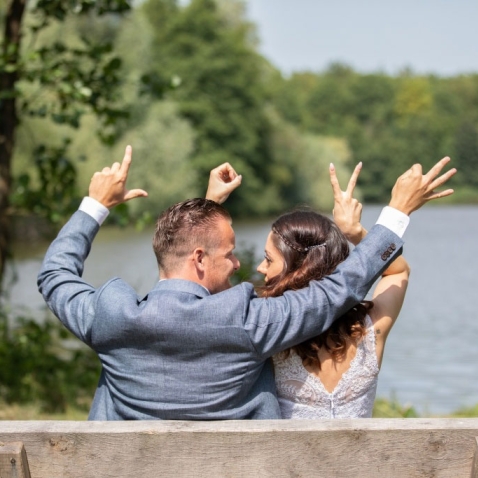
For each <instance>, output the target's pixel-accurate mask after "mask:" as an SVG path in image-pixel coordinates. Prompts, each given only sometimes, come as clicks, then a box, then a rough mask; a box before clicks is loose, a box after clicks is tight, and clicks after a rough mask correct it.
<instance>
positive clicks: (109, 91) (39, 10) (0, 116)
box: [0, 0, 130, 280]
mask: <svg viewBox="0 0 478 478" xmlns="http://www.w3.org/2000/svg"><path fill="white" fill-rule="evenodd" d="M129 9H130V4H129V2H128V0H95V1H92V0H79V1H76V2H69V1H67V0H39V1H38V2H36V3H35V4H34V5H31V6H29V5H28V0H10V1H9V3H8V4H7V5H6V8H5V14H4V16H3V20H4V33H3V38H2V40H1V45H0V47H1V56H0V280H1V278H2V277H3V271H4V268H5V261H6V258H7V257H8V253H9V244H10V232H9V231H10V219H9V207H10V193H11V187H12V174H11V170H12V158H13V153H14V149H15V133H16V130H17V127H18V125H19V122H20V121H21V120H22V118H23V117H25V116H29V117H37V118H45V119H47V118H48V119H50V120H52V121H53V122H55V123H56V124H66V125H69V126H71V127H73V128H78V127H79V125H80V122H81V118H82V116H83V115H84V114H85V113H87V112H93V113H94V114H95V115H96V116H97V117H98V118H99V119H100V120H101V132H100V134H101V137H102V139H103V141H106V142H112V141H113V139H114V126H115V124H116V122H117V121H118V119H119V118H122V117H124V116H125V111H123V110H122V109H121V108H119V107H117V106H114V105H115V100H116V97H115V92H116V89H117V86H118V85H119V84H120V76H119V73H120V67H121V61H120V59H119V58H117V57H114V56H113V55H112V45H111V43H110V42H100V41H91V40H90V39H89V38H87V37H86V36H82V37H81V38H77V39H76V42H75V43H74V44H73V43H72V44H67V43H66V42H65V41H64V39H63V38H56V39H53V40H50V41H48V39H47V36H45V32H47V31H48V29H49V28H50V27H51V25H52V24H55V23H58V22H65V21H66V20H67V19H68V18H71V17H81V16H86V17H90V18H91V17H95V16H106V15H108V14H121V13H123V12H126V11H128V10H129ZM26 39H27V40H28V45H27V44H26V43H27V42H25V40H26ZM63 146H65V147H66V146H67V145H63ZM38 147H39V148H40V149H39V154H40V155H43V159H45V155H48V154H49V151H53V153H54V154H53V156H50V157H56V166H55V165H53V166H52V165H50V166H52V167H50V168H49V167H46V169H47V170H48V169H49V172H48V173H47V174H46V175H44V176H43V177H44V178H45V180H46V178H50V179H51V175H52V174H53V175H55V174H58V173H61V171H62V170H63V169H62V168H64V167H65V165H66V164H69V165H70V166H71V162H70V160H69V158H68V156H67V155H66V151H65V150H61V151H60V154H59V151H58V148H61V145H55V146H54V147H53V149H52V150H51V149H49V147H48V146H46V145H38ZM58 158H60V160H58ZM39 164H40V165H41V166H42V167H43V168H44V172H45V161H39ZM58 168H60V169H58ZM66 169H68V168H66ZM24 180H26V179H25V178H24ZM73 190H74V188H73ZM43 193H46V191H43ZM55 194H56V193H55ZM49 199H50V203H49V204H48V201H46V203H47V207H50V206H51V203H52V202H54V201H55V196H53V197H51V198H49Z"/></svg>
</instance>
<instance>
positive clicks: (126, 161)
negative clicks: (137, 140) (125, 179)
mask: <svg viewBox="0 0 478 478" xmlns="http://www.w3.org/2000/svg"><path fill="white" fill-rule="evenodd" d="M132 154H133V148H132V147H131V146H130V145H128V146H126V149H125V152H124V157H123V162H122V163H121V168H120V171H121V172H122V173H123V174H124V175H125V176H127V175H128V171H129V167H130V166H131V155H132Z"/></svg>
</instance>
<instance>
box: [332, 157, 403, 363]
mask: <svg viewBox="0 0 478 478" xmlns="http://www.w3.org/2000/svg"><path fill="white" fill-rule="evenodd" d="M361 168H362V165H361V163H359V164H358V165H357V167H356V168H355V170H354V172H353V174H352V176H351V178H350V181H349V183H348V185H347V189H346V191H342V190H341V189H340V185H339V183H338V180H337V177H336V174H335V169H334V168H333V166H331V168H330V181H331V184H332V188H333V190H334V201H335V202H334V211H333V213H334V219H335V222H336V224H337V225H338V227H339V228H340V230H341V231H342V232H343V233H344V235H345V236H346V237H347V239H348V240H349V241H350V242H351V243H352V244H354V245H355V246H356V245H357V244H359V242H360V241H361V240H362V239H363V238H364V237H365V236H366V235H367V230H366V229H365V228H364V227H363V226H362V224H361V223H360V218H361V212H362V205H361V204H360V203H359V202H358V201H357V199H355V198H354V197H353V192H354V188H355V185H356V183H357V179H358V176H359V174H360V171H361ZM409 274H410V268H409V266H408V263H407V261H406V260H405V259H404V258H403V257H402V256H399V257H398V258H397V259H396V260H395V261H393V262H392V263H391V265H390V266H389V267H388V269H386V270H385V271H384V272H383V274H382V278H381V279H380V280H379V282H378V283H377V285H376V287H375V289H374V292H373V296H372V300H373V302H374V307H373V309H371V310H370V317H371V319H372V321H373V323H374V330H375V336H376V352H377V359H378V362H379V365H380V364H381V362H382V357H383V351H384V346H385V341H386V339H387V336H388V334H389V332H390V330H391V329H392V327H393V325H394V323H395V321H396V320H397V317H398V314H399V313H400V309H401V307H402V304H403V301H404V298H405V293H406V290H407V286H408V277H409Z"/></svg>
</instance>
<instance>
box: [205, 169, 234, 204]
mask: <svg viewBox="0 0 478 478" xmlns="http://www.w3.org/2000/svg"><path fill="white" fill-rule="evenodd" d="M241 182H242V176H241V175H240V174H237V173H236V171H235V170H234V168H233V167H232V166H231V165H230V164H229V163H224V164H221V165H220V166H218V167H217V168H214V169H213V170H212V171H211V173H210V175H209V184H208V188H207V192H206V199H210V200H211V201H214V202H217V203H219V204H222V203H223V202H224V201H225V200H226V199H227V198H228V197H229V194H231V193H232V191H234V189H236V188H238V187H239V186H240V185H241Z"/></svg>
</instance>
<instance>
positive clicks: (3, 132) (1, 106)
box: [0, 0, 27, 290]
mask: <svg viewBox="0 0 478 478" xmlns="http://www.w3.org/2000/svg"><path fill="white" fill-rule="evenodd" d="M26 2H27V0H12V1H11V3H10V5H9V9H8V12H7V15H6V18H5V31H4V41H3V52H2V55H3V57H4V62H5V63H4V64H5V65H6V66H8V67H10V66H11V67H16V66H17V65H18V59H19V54H20V43H21V26H22V19H23V14H24V11H25V5H26ZM7 70H8V68H7ZM18 78H19V75H18V71H17V70H16V68H13V71H5V69H4V70H3V71H0V95H1V97H0V290H1V284H2V279H3V273H4V271H5V262H6V260H7V258H8V256H9V251H10V217H9V196H10V188H11V160H12V154H13V147H14V142H15V129H16V127H17V123H18V119H17V112H16V98H15V84H16V82H17V81H18Z"/></svg>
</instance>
